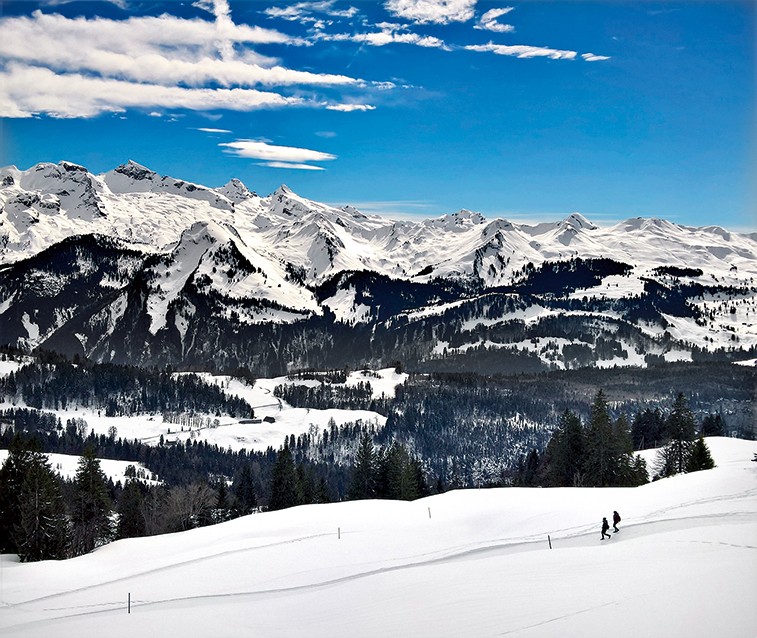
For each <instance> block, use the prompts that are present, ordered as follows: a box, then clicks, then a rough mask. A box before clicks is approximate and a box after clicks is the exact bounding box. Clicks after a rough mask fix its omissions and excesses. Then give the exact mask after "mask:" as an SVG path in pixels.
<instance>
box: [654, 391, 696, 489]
mask: <svg viewBox="0 0 757 638" xmlns="http://www.w3.org/2000/svg"><path fill="white" fill-rule="evenodd" d="M665 426H666V429H667V432H668V436H669V441H668V443H667V445H666V446H665V447H664V448H663V449H662V450H661V451H660V453H659V454H658V459H657V467H658V474H659V475H660V476H671V475H672V474H680V473H681V472H685V471H686V467H687V465H688V462H689V456H690V455H691V449H692V444H693V441H694V435H695V431H696V421H695V419H694V414H693V413H692V412H691V410H690V409H689V406H688V404H687V403H686V399H685V398H684V396H683V393H679V394H678V396H677V397H676V400H675V402H674V403H673V409H672V410H671V412H670V415H669V416H668V418H667V420H666V421H665Z"/></svg>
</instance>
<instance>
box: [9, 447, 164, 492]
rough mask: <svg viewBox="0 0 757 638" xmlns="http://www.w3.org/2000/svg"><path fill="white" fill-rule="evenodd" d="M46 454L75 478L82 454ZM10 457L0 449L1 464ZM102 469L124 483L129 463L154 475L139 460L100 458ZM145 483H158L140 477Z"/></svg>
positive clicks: (66, 475) (55, 466)
mask: <svg viewBox="0 0 757 638" xmlns="http://www.w3.org/2000/svg"><path fill="white" fill-rule="evenodd" d="M45 456H46V457H47V458H48V459H49V461H50V465H51V466H52V468H53V470H55V471H56V472H57V473H58V474H60V475H61V476H62V477H63V478H64V479H66V480H69V481H70V480H73V479H74V477H75V476H76V470H77V467H78V465H79V460H80V459H81V457H80V456H76V455H74V454H57V453H46V454H45ZM7 458H8V450H0V466H2V464H3V463H5V459H7ZM99 461H100V469H101V470H102V471H103V473H104V474H105V476H106V477H107V478H109V479H111V480H112V481H113V482H114V483H116V482H118V481H121V483H122V484H124V483H126V481H127V478H126V468H127V467H128V466H129V465H133V466H134V469H135V470H137V472H139V470H143V471H144V472H145V476H148V477H150V476H154V475H153V473H152V472H150V470H148V469H147V468H146V467H145V466H144V465H143V464H142V463H140V462H139V461H116V460H113V459H99ZM140 480H141V481H142V482H143V483H148V484H151V485H154V484H156V483H158V481H157V480H155V479H140Z"/></svg>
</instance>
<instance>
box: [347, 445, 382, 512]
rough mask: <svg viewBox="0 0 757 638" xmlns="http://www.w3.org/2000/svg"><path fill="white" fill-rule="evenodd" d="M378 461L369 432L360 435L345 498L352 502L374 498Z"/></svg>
mask: <svg viewBox="0 0 757 638" xmlns="http://www.w3.org/2000/svg"><path fill="white" fill-rule="evenodd" d="M377 474H378V459H377V455H376V451H375V449H374V447H373V440H372V438H371V435H370V433H369V432H365V431H364V432H363V433H362V434H361V435H360V443H359V445H358V449H357V454H356V455H355V464H354V466H353V468H352V474H351V476H350V485H349V488H348V490H347V498H349V499H352V500H359V499H366V498H375V497H376V481H377Z"/></svg>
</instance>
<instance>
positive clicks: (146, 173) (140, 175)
mask: <svg viewBox="0 0 757 638" xmlns="http://www.w3.org/2000/svg"><path fill="white" fill-rule="evenodd" d="M113 172H114V173H120V174H121V175H125V176H126V177H130V178H131V179H134V180H143V179H152V178H153V177H155V176H156V175H157V173H156V172H155V171H152V170H150V169H149V168H147V167H146V166H142V164H139V163H137V162H135V161H134V160H129V161H128V162H126V164H121V166H118V167H116V168H115V169H113Z"/></svg>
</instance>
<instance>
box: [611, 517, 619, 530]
mask: <svg viewBox="0 0 757 638" xmlns="http://www.w3.org/2000/svg"><path fill="white" fill-rule="evenodd" d="M618 523H620V514H618V513H617V512H613V513H612V531H613V532H619V531H620V530H619V529H618Z"/></svg>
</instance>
